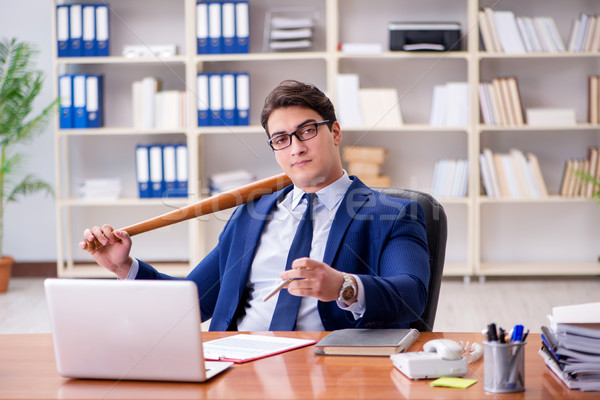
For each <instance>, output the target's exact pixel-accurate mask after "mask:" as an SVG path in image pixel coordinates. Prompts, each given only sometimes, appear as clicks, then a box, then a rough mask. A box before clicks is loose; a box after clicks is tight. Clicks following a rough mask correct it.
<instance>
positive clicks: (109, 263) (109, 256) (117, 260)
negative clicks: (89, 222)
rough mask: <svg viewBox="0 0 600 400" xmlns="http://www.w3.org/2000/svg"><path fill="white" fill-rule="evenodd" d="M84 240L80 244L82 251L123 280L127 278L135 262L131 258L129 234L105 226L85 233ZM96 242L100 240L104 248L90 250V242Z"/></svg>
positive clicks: (87, 230)
mask: <svg viewBox="0 0 600 400" xmlns="http://www.w3.org/2000/svg"><path fill="white" fill-rule="evenodd" d="M115 236H116V237H115ZM83 239H84V240H83V241H81V242H80V243H79V247H80V248H81V249H82V250H87V251H89V252H90V254H91V255H92V257H94V260H96V262H97V263H98V264H99V265H101V266H103V267H104V268H106V269H107V270H109V271H111V272H113V273H114V274H115V275H117V276H118V277H119V278H121V279H125V278H126V277H127V274H128V273H129V269H130V268H131V263H132V262H133V259H132V258H131V257H130V256H129V252H130V251H131V238H130V237H129V234H128V233H127V232H125V231H116V230H114V228H113V227H112V226H110V225H103V226H102V228H100V227H97V226H94V227H93V228H90V229H86V230H85V231H84V232H83ZM94 240H98V241H99V242H100V243H102V246H101V247H99V248H97V249H95V250H89V248H88V247H89V244H88V242H93V241H94ZM86 241H87V242H86Z"/></svg>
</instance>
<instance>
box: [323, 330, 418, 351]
mask: <svg viewBox="0 0 600 400" xmlns="http://www.w3.org/2000/svg"><path fill="white" fill-rule="evenodd" d="M418 337H419V331H418V330H416V329H412V328H407V329H340V330H337V331H333V332H331V333H330V334H328V335H327V336H325V337H324V338H323V339H321V340H320V341H319V342H318V343H317V344H315V347H316V350H315V353H316V354H321V355H347V356H351V355H357V356H358V355H360V356H389V355H390V354H395V353H402V352H404V351H406V350H407V349H408V348H409V347H410V346H411V345H412V344H413V343H414V342H415V341H416V340H417V338H418Z"/></svg>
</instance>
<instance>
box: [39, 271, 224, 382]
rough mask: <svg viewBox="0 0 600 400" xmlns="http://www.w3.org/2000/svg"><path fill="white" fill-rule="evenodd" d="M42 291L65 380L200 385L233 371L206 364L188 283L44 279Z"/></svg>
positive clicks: (196, 305) (215, 363)
mask: <svg viewBox="0 0 600 400" xmlns="http://www.w3.org/2000/svg"><path fill="white" fill-rule="evenodd" d="M45 288H46V299H47V301H48V310H49V312H50V323H51V327H52V338H53V341H54V352H55V355H56V366H57V369H58V373H59V374H60V375H62V376H64V377H67V378H92V379H116V380H153V381H182V382H183V381H185V382H203V381H205V380H207V379H210V378H212V377H213V376H215V375H217V374H218V373H220V372H222V371H224V370H225V369H227V368H228V367H229V366H230V365H231V364H232V363H230V362H221V361H205V360H204V355H203V351H202V335H201V326H200V324H201V319H200V310H199V307H200V306H199V301H198V289H197V287H196V284H195V283H194V282H191V281H155V280H144V281H142V280H140V281H119V280H112V279H111V280H107V279H47V280H46V281H45Z"/></svg>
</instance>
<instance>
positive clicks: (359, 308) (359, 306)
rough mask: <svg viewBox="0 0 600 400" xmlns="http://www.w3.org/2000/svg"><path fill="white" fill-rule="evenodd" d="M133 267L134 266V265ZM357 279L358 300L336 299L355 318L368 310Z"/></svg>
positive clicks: (362, 289) (362, 288) (360, 284)
mask: <svg viewBox="0 0 600 400" xmlns="http://www.w3.org/2000/svg"><path fill="white" fill-rule="evenodd" d="M132 267H133V266H132ZM351 276H353V277H354V280H355V281H356V286H357V289H358V296H357V297H356V302H354V303H352V304H350V305H346V303H344V302H341V301H339V300H336V302H337V305H338V307H339V308H341V309H342V310H345V311H350V312H351V313H352V315H353V316H354V319H360V318H362V316H363V315H364V314H365V311H366V310H367V309H366V307H365V287H364V286H363V283H362V281H361V280H360V278H359V277H358V276H356V275H353V274H351Z"/></svg>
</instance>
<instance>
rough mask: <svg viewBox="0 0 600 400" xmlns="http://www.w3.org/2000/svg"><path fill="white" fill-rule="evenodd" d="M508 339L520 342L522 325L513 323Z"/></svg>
mask: <svg viewBox="0 0 600 400" xmlns="http://www.w3.org/2000/svg"><path fill="white" fill-rule="evenodd" d="M510 340H511V341H512V342H521V341H522V340H523V325H515V327H514V328H513V332H512V336H511V338H510Z"/></svg>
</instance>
